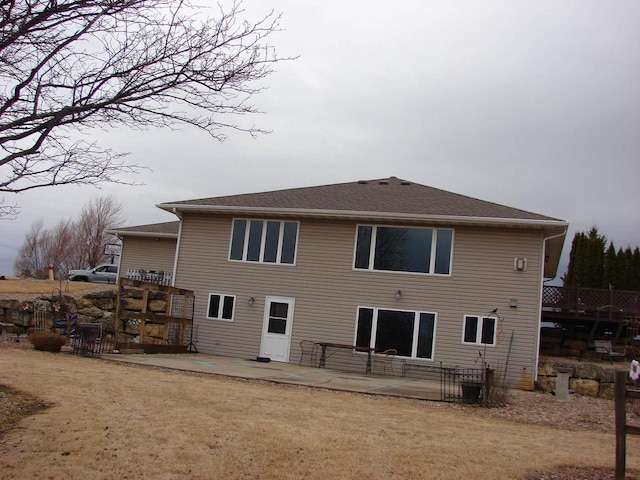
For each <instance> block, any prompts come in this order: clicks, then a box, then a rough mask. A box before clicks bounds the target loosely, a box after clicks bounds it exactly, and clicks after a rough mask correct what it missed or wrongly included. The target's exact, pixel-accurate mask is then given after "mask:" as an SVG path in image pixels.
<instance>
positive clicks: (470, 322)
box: [462, 315, 497, 345]
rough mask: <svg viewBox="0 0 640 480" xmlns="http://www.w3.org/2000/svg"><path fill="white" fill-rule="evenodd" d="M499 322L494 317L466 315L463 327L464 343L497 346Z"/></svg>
mask: <svg viewBox="0 0 640 480" xmlns="http://www.w3.org/2000/svg"><path fill="white" fill-rule="evenodd" d="M496 331H497V322H496V319H495V318H494V317H479V316H477V315H465V317H464V326H463V327H462V343H468V344H472V345H495V344H496Z"/></svg>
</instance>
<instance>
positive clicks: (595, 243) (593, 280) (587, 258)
mask: <svg viewBox="0 0 640 480" xmlns="http://www.w3.org/2000/svg"><path fill="white" fill-rule="evenodd" d="M606 243H607V239H606V237H605V236H604V235H600V233H598V227H596V226H595V225H594V226H593V227H591V230H590V231H589V232H588V233H584V232H576V234H575V235H574V237H573V242H572V244H571V252H570V254H569V268H568V269H567V274H566V275H565V276H564V277H562V281H563V284H564V286H565V287H577V286H580V287H583V288H601V287H602V283H603V279H604V270H605V268H604V265H605V245H606Z"/></svg>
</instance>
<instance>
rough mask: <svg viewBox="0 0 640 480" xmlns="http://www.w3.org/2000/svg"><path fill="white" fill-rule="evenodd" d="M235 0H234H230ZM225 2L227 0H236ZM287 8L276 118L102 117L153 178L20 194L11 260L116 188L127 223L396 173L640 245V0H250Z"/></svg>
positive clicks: (1, 228) (274, 87)
mask: <svg viewBox="0 0 640 480" xmlns="http://www.w3.org/2000/svg"><path fill="white" fill-rule="evenodd" d="M224 1H226V0H224ZM223 3H224V2H223ZM244 7H245V10H246V15H247V16H248V17H249V18H252V19H258V18H259V17H261V16H263V15H264V14H266V13H268V12H269V11H270V9H272V8H273V9H274V10H275V11H276V12H281V13H282V26H283V28H284V29H285V30H284V31H283V32H279V33H278V34H276V35H274V36H273V38H272V39H271V42H272V43H273V44H274V45H275V46H276V47H277V51H278V53H279V55H280V56H295V55H300V58H299V59H297V60H295V61H292V62H284V63H281V64H278V65H277V66H276V72H275V73H274V74H273V75H271V76H270V77H268V78H267V79H266V80H265V81H264V82H263V84H262V85H263V86H266V87H268V89H267V90H265V91H264V92H262V93H261V94H260V95H259V96H257V97H255V98H254V103H255V104H256V105H257V106H258V107H259V108H260V109H262V110H263V111H265V112H266V113H265V114H264V115H257V116H252V117H246V118H243V119H242V122H246V124H256V125H257V126H259V127H261V128H264V129H267V130H271V131H272V133H271V134H269V135H265V136H260V137H258V138H252V137H250V136H249V135H246V134H240V133H237V132H230V133H229V139H228V141H227V142H225V143H219V142H216V141H214V140H212V139H211V138H210V137H208V136H207V135H205V134H203V133H201V132H199V131H193V130H189V129H183V130H181V131H173V132H172V131H166V130H163V131H148V132H133V133H132V132H129V131H126V130H121V131H119V130H113V131H109V132H96V133H95V136H96V138H97V139H98V140H99V141H100V142H101V143H102V144H103V145H109V146H110V147H112V148H113V149H116V150H120V151H129V152H131V153H132V154H131V156H130V157H129V160H130V161H132V162H134V163H140V164H144V165H147V166H149V167H150V168H151V169H152V170H153V171H152V172H148V173H143V174H142V175H140V176H139V178H137V179H136V180H138V181H142V182H144V183H145V184H146V185H144V186H140V187H130V186H115V185H112V186H104V187H103V188H102V189H100V190H98V189H95V188H93V187H73V186H72V187H56V188H52V189H49V190H40V191H31V192H26V193H24V194H21V195H19V196H11V197H6V198H5V200H6V201H7V202H18V203H19V204H20V206H21V207H22V212H21V214H20V215H19V217H18V219H17V220H14V221H0V274H5V275H11V274H13V263H14V261H15V258H16V253H17V250H18V248H19V247H20V245H21V243H22V241H23V240H24V236H25V234H26V232H27V230H28V229H29V227H30V226H31V225H32V224H33V223H34V222H35V221H37V220H38V219H43V220H44V221H45V224H46V225H47V226H49V227H53V226H54V225H55V224H56V223H57V222H58V221H59V220H61V219H66V218H70V217H76V216H77V215H78V213H79V211H80V209H81V207H82V206H83V204H85V203H86V202H87V201H88V200H89V199H91V198H92V197H95V196H99V195H107V194H111V195H113V196H114V197H115V198H116V199H118V200H119V201H120V202H122V204H123V205H124V207H125V214H126V217H127V225H139V224H145V223H155V222H164V221H171V220H174V219H175V217H173V216H172V215H170V214H168V213H167V212H163V211H161V210H159V209H158V208H156V207H155V205H156V204H157V203H160V202H168V201H174V200H187V199H191V198H201V197H212V196H220V195H228V194H236V193H250V192H259V191H268V190H277V189H284V188H293V187H300V186H312V185H322V184H329V183H338V182H350V181H356V180H359V179H373V178H381V177H389V176H392V175H393V176H397V177H400V178H403V179H407V180H411V181H413V182H417V183H421V184H424V185H430V186H433V187H437V188H441V189H444V190H449V191H452V192H456V193H461V194H464V195H469V196H472V197H476V198H480V199H482V200H487V201H492V202H496V203H501V204H505V205H508V206H511V207H516V208H521V209H524V210H529V211H533V212H536V213H541V214H545V215H549V216H552V217H556V218H560V219H563V220H566V221H567V222H569V224H570V231H569V236H568V238H567V240H566V242H565V250H564V257H565V260H564V262H565V263H566V257H568V253H569V249H570V247H571V239H572V238H573V233H574V232H575V231H576V230H587V229H589V228H590V227H591V226H592V225H594V224H595V225H597V226H598V227H599V229H600V232H601V233H603V234H605V235H606V236H607V238H609V239H612V240H613V241H614V242H615V245H616V246H617V247H620V246H622V247H626V246H627V245H631V246H632V247H633V246H636V245H640V2H638V1H637V0H609V1H602V0H596V1H593V0H576V1H570V0H563V1H557V0H553V1H544V0H543V1H540V0H538V1H526V2H524V1H515V0H508V1H507V0H504V1H490V0H484V1H482V2H478V1H475V0H472V1H458V0H449V1H446V2H443V1H429V0H426V1H425V0H420V1H404V2H394V3H391V2H383V1H372V0H366V1H365V0H346V1H345V0H341V1H334V0H323V1H316V0H312V1H309V0H307V1H304V2H301V1H299V0H298V1H295V0H245V1H244Z"/></svg>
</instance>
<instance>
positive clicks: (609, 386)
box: [536, 357, 629, 398]
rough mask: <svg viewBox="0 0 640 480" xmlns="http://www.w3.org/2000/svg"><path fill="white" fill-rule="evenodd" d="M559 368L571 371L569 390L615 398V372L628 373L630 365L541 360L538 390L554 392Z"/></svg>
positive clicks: (553, 359)
mask: <svg viewBox="0 0 640 480" xmlns="http://www.w3.org/2000/svg"><path fill="white" fill-rule="evenodd" d="M559 368H567V369H570V370H571V373H570V374H569V389H570V390H572V391H574V392H575V393H579V394H581V395H588V396H591V397H604V398H613V397H614V379H615V372H616V371H618V370H624V371H627V370H628V369H629V365H628V364H627V363H626V362H620V363H589V362H579V361H577V360H568V359H566V358H554V357H548V358H541V359H540V363H539V365H538V380H537V381H536V390H540V391H543V392H546V393H551V392H554V391H555V388H556V377H557V370H558V369H559Z"/></svg>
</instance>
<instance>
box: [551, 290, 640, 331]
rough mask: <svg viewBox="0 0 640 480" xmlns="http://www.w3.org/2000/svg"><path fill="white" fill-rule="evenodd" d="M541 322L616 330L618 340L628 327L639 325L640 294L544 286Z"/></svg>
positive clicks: (623, 291) (595, 329) (596, 329)
mask: <svg viewBox="0 0 640 480" xmlns="http://www.w3.org/2000/svg"><path fill="white" fill-rule="evenodd" d="M542 321H543V322H550V323H562V324H573V325H584V326H586V327H590V329H591V333H590V340H591V339H592V338H593V336H594V335H595V334H596V332H597V331H598V329H601V328H607V329H609V330H615V332H616V333H615V338H616V340H618V338H619V337H620V335H621V333H622V330H623V329H624V328H625V327H628V326H632V325H637V324H638V323H640V292H632V291H627V290H614V289H599V288H580V287H554V286H545V287H544V289H543V294H542Z"/></svg>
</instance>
